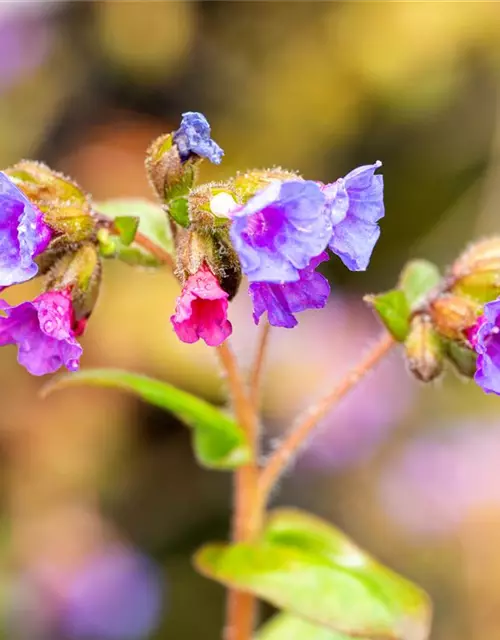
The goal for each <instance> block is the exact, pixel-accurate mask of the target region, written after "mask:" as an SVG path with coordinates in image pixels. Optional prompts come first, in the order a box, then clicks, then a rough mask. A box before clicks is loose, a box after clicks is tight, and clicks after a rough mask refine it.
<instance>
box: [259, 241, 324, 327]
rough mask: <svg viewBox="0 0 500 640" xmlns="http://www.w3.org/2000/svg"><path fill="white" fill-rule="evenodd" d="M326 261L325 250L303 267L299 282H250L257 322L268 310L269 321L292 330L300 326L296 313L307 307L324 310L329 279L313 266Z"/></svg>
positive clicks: (276, 325)
mask: <svg viewBox="0 0 500 640" xmlns="http://www.w3.org/2000/svg"><path fill="white" fill-rule="evenodd" d="M325 260H328V255H327V254H326V253H322V254H320V255H319V256H316V257H315V258H313V259H312V260H311V262H310V264H309V265H308V267H307V268H306V269H302V270H301V272H300V277H299V280H298V281H297V282H288V283H285V284H272V283H267V282H254V283H251V284H250V287H249V293H250V297H251V298H252V302H253V306H254V313H253V317H254V321H255V323H256V324H258V323H259V320H260V317H261V316H262V314H263V313H264V312H266V311H267V317H268V321H269V324H271V325H272V326H274V327H285V328H287V329H291V328H293V327H295V326H296V325H297V320H296V318H295V317H294V315H293V314H294V313H299V312H300V311H305V310H307V309H322V308H323V307H324V306H325V305H326V301H327V299H328V296H329V294H330V285H329V284H328V280H327V279H326V278H325V277H324V276H322V275H321V274H320V273H316V272H315V270H314V269H315V268H316V267H317V266H318V265H319V264H320V263H321V262H323V261H325Z"/></svg>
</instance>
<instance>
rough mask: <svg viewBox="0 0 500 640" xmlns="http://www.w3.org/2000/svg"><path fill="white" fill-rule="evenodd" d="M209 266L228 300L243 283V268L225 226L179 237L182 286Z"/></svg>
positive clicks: (178, 264) (178, 258) (189, 232)
mask: <svg viewBox="0 0 500 640" xmlns="http://www.w3.org/2000/svg"><path fill="white" fill-rule="evenodd" d="M204 263H206V264H207V265H208V266H209V267H210V269H211V271H212V273H213V274H214V275H215V276H216V278H217V280H218V282H219V284H220V286H221V288H222V289H223V290H224V291H225V292H226V293H227V294H228V296H229V300H231V299H232V298H234V296H235V295H236V293H237V291H238V289H239V286H240V282H241V265H240V261H239V258H238V255H237V254H236V252H235V250H234V249H233V246H232V244H231V241H230V239H229V233H228V230H227V229H226V228H224V227H221V228H219V229H211V230H209V231H202V230H192V231H191V230H190V231H182V232H181V233H179V234H178V236H177V267H178V269H177V271H178V276H179V278H180V280H181V282H182V283H184V282H185V281H186V280H187V279H188V278H189V276H192V275H194V274H196V273H197V272H198V271H199V270H200V268H201V267H202V265H203V264H204Z"/></svg>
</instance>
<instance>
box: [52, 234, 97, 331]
mask: <svg viewBox="0 0 500 640" xmlns="http://www.w3.org/2000/svg"><path fill="white" fill-rule="evenodd" d="M101 273H102V266H101V259H100V257H99V253H98V249H97V247H96V246H95V245H94V244H92V243H88V244H84V245H82V246H81V247H80V248H79V249H77V250H76V251H75V252H74V253H68V254H66V255H64V256H62V257H61V258H60V259H59V260H58V261H57V262H56V263H55V264H54V265H53V267H52V268H51V269H50V271H49V272H48V273H47V274H46V276H45V283H44V285H45V290H56V291H57V290H69V291H71V299H72V302H73V309H74V313H75V320H76V321H77V322H80V321H81V320H86V319H87V318H88V317H89V316H90V314H91V313H92V310H93V309H94V306H95V304H96V301H97V297H98V294H99V288H100V284H101Z"/></svg>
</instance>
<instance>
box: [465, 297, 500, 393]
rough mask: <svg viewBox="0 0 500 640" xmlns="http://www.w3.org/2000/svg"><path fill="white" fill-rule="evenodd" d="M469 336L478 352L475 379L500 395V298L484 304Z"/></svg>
mask: <svg viewBox="0 0 500 640" xmlns="http://www.w3.org/2000/svg"><path fill="white" fill-rule="evenodd" d="M467 337H468V339H469V342H470V344H471V346H472V347H473V348H474V350H475V351H476V353H477V354H478V358H477V364H476V373H475V375H474V380H475V381H476V383H477V384H478V385H479V386H480V387H481V388H482V389H483V390H484V391H486V393H496V394H497V395H500V299H499V300H495V301H493V302H488V303H487V304H485V305H484V311H483V315H482V316H481V317H480V318H479V319H478V321H477V323H476V324H475V325H474V326H473V327H471V329H469V331H468V332H467Z"/></svg>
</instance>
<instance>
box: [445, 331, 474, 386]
mask: <svg viewBox="0 0 500 640" xmlns="http://www.w3.org/2000/svg"><path fill="white" fill-rule="evenodd" d="M445 350H446V357H447V359H448V360H449V361H450V362H451V363H452V364H453V366H454V367H455V369H456V371H457V372H458V373H460V374H461V375H463V376H465V377H467V378H473V377H474V374H475V373H476V362H477V354H476V352H475V351H474V350H473V349H469V348H468V347H466V346H463V345H461V344H458V343H456V342H453V341H451V340H450V341H446V342H445Z"/></svg>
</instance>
